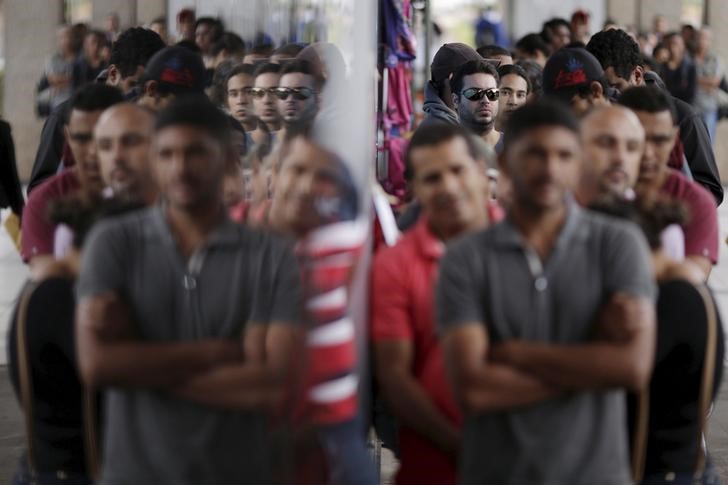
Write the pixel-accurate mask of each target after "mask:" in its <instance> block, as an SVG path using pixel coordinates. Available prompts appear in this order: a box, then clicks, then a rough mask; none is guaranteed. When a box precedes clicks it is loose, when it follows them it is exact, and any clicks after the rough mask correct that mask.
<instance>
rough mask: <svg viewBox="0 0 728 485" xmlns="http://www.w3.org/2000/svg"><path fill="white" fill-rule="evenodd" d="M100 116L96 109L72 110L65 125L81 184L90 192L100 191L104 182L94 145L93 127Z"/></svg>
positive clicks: (99, 111)
mask: <svg viewBox="0 0 728 485" xmlns="http://www.w3.org/2000/svg"><path fill="white" fill-rule="evenodd" d="M100 116H101V110H98V111H79V110H76V109H74V110H72V111H71V116H70V117H69V118H68V125H66V130H65V131H66V140H67V141H68V146H69V147H70V148H71V152H72V153H73V158H74V159H75V160H76V166H77V167H78V168H77V170H78V176H79V179H80V181H81V185H82V186H83V187H84V188H85V189H89V190H90V191H92V192H96V193H98V192H101V190H102V189H103V187H104V182H103V180H102V179H101V172H100V170H99V163H98V159H97V157H96V149H95V148H96V147H95V146H94V143H93V139H94V127H95V126H96V122H97V121H98V120H99V117H100Z"/></svg>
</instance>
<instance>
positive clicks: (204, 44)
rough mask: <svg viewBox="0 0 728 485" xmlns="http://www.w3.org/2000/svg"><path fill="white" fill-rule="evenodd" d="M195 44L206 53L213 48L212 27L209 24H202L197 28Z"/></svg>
mask: <svg viewBox="0 0 728 485" xmlns="http://www.w3.org/2000/svg"><path fill="white" fill-rule="evenodd" d="M195 44H197V47H199V48H200V50H201V51H202V53H203V54H204V55H207V54H209V53H210V50H211V49H212V27H211V26H210V25H208V24H200V25H198V26H197V28H196V29H195Z"/></svg>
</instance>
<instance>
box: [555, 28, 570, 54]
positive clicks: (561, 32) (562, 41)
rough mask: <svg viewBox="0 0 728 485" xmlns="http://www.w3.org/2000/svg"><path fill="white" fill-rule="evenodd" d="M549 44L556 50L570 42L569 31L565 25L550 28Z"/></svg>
mask: <svg viewBox="0 0 728 485" xmlns="http://www.w3.org/2000/svg"><path fill="white" fill-rule="evenodd" d="M551 34H552V35H551V46H552V47H553V50H554V51H557V50H559V49H561V48H562V47H564V46H565V45H567V44H569V43H570V42H571V31H570V30H569V28H568V27H567V26H565V25H559V26H557V27H554V28H553V29H551Z"/></svg>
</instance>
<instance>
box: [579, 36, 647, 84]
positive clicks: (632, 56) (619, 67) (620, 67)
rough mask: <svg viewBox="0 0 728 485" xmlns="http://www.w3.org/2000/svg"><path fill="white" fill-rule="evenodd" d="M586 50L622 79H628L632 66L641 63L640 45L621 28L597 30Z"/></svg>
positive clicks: (603, 66)
mask: <svg viewBox="0 0 728 485" xmlns="http://www.w3.org/2000/svg"><path fill="white" fill-rule="evenodd" d="M586 50H587V51H589V52H590V53H591V54H592V55H593V56H594V57H596V58H597V60H598V61H599V63H600V64H601V65H602V68H604V69H605V70H606V69H607V68H608V67H611V68H612V69H614V72H615V74H617V76H619V77H621V78H622V79H629V78H630V76H631V74H632V71H633V70H634V68H635V67H637V66H641V65H643V64H642V58H641V55H640V46H639V45H637V42H635V41H634V39H632V37H630V36H629V34H627V32H625V31H624V30H622V29H611V30H605V31H602V32H597V33H596V34H594V35H593V36H592V38H591V39H590V40H589V43H588V44H587V45H586Z"/></svg>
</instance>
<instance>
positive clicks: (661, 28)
mask: <svg viewBox="0 0 728 485" xmlns="http://www.w3.org/2000/svg"><path fill="white" fill-rule="evenodd" d="M654 27H655V32H657V33H664V32H667V17H663V16H661V15H660V16H657V17H655V24H654Z"/></svg>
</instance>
